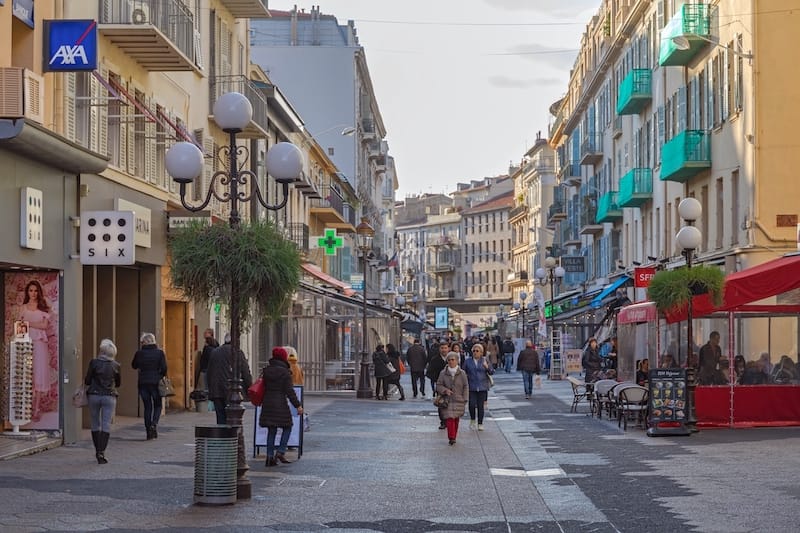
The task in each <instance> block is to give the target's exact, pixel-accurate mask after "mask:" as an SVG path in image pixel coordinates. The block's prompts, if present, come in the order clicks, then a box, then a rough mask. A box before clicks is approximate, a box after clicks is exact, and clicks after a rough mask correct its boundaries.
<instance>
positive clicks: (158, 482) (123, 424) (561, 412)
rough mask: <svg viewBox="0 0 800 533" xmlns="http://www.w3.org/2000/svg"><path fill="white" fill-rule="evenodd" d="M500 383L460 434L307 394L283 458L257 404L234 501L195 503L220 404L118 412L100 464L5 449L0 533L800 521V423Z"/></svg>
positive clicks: (400, 408)
mask: <svg viewBox="0 0 800 533" xmlns="http://www.w3.org/2000/svg"><path fill="white" fill-rule="evenodd" d="M404 379H407V377H404ZM495 382H496V385H495V387H494V389H493V390H492V391H491V392H490V397H489V402H488V403H489V409H490V412H489V413H488V414H487V419H486V421H485V431H480V432H479V431H475V430H470V429H469V425H468V422H469V421H468V419H467V418H465V419H462V423H461V428H460V431H459V436H458V442H457V443H456V445H455V446H448V445H447V438H446V435H445V432H444V431H441V430H439V429H438V418H437V416H436V412H435V409H434V408H433V406H432V404H431V403H430V400H422V399H412V398H410V397H408V398H407V399H406V401H402V402H401V401H397V398H398V397H397V396H394V398H393V399H392V400H391V401H376V400H356V399H355V398H354V397H353V396H352V395H350V396H343V395H339V394H337V395H314V394H307V395H306V397H305V406H306V410H307V412H308V413H309V415H310V420H311V430H310V431H309V432H307V433H306V434H305V435H304V441H303V455H302V458H300V459H299V460H298V461H297V462H294V463H292V464H288V465H285V464H283V465H280V466H278V467H273V468H265V467H264V464H263V463H264V457H263V455H261V456H260V457H252V455H253V437H252V432H253V422H254V411H253V410H252V409H249V410H247V412H246V413H245V422H246V424H245V433H246V442H247V450H248V458H249V464H250V471H249V477H250V479H251V480H252V487H253V497H252V499H250V500H240V501H239V502H237V503H236V504H234V505H226V506H198V505H194V504H193V491H194V475H195V468H194V461H195V458H194V427H195V426H204V425H212V424H214V414H213V413H194V412H181V413H174V414H173V413H170V414H169V415H167V416H166V417H165V418H164V419H162V423H161V425H160V426H159V438H158V439H157V440H153V441H146V440H145V439H144V437H145V434H144V430H143V428H142V427H141V422H140V421H139V420H137V419H133V418H120V419H119V420H118V421H117V423H116V425H115V427H114V429H113V430H112V436H111V442H110V444H109V447H108V450H107V456H108V458H109V461H110V463H109V464H107V465H98V464H97V463H96V461H95V460H94V453H93V450H92V449H91V439H90V438H89V434H88V431H87V432H85V435H84V438H83V439H82V440H81V441H80V442H79V443H77V444H75V445H68V446H61V447H59V448H55V449H51V450H48V451H45V452H42V453H37V454H35V455H29V456H24V457H19V458H16V459H13V460H9V461H3V462H0V501H2V502H3V510H4V511H3V513H0V531H3V532H29V531H30V532H33V531H100V530H114V531H141V530H151V531H161V530H170V531H208V532H217V531H219V532H222V531H308V532H313V531H336V532H339V531H341V532H359V531H364V532H366V531H381V532H409V533H411V532H415V533H416V532H425V531H437V532H445V531H448V532H456V531H461V532H481V533H494V532H498V533H499V532H514V533H516V532H527V531H537V532H550V531H553V532H562V531H570V532H571V531H575V532H578V531H591V532H606V531H608V532H611V531H631V532H639V531H648V532H662V531H663V532H673V531H720V532H722V531H725V532H739V531H742V532H745V531H796V530H797V528H798V526H797V518H796V517H797V512H796V510H797V509H798V505H799V504H800V502H798V498H800V488H798V486H800V485H799V484H798V483H797V479H796V476H797V474H798V473H800V458H798V455H797V454H796V453H794V450H796V449H798V448H797V447H798V445H799V444H800V428H783V429H752V430H735V431H734V430H706V431H701V432H700V433H698V434H695V435H693V436H691V437H674V438H665V437H661V438H649V437H647V436H645V435H644V432H643V431H642V430H641V429H632V428H630V426H629V429H628V431H627V432H623V431H622V430H621V429H619V428H618V427H617V424H616V421H614V422H610V421H607V420H597V419H594V418H590V417H589V416H587V415H586V413H584V412H579V413H570V412H569V403H570V401H571V398H572V395H571V389H570V386H569V384H568V383H567V382H565V381H548V380H544V387H543V388H542V389H541V390H536V391H535V393H534V397H533V398H532V399H531V400H525V399H524V395H523V393H522V392H523V391H522V382H521V378H520V377H519V375H517V374H505V373H499V374H497V375H496V379H495ZM407 385H408V386H407V387H406V391H407V392H408V391H410V388H411V387H410V384H407ZM409 396H410V395H409ZM262 453H263V449H262ZM294 457H295V454H291V458H292V459H294Z"/></svg>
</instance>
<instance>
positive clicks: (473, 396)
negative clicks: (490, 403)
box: [469, 390, 489, 424]
mask: <svg viewBox="0 0 800 533" xmlns="http://www.w3.org/2000/svg"><path fill="white" fill-rule="evenodd" d="M488 395H489V391H485V390H471V391H469V419H470V420H475V415H476V411H477V415H478V424H483V406H484V405H485V404H486V398H487V397H488Z"/></svg>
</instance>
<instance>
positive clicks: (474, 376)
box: [464, 357, 494, 391]
mask: <svg viewBox="0 0 800 533" xmlns="http://www.w3.org/2000/svg"><path fill="white" fill-rule="evenodd" d="M484 361H485V362H486V364H487V366H488V367H489V369H488V370H487V369H485V368H484V367H483V363H484ZM464 372H466V373H467V382H468V383H469V390H474V391H485V390H487V391H488V390H489V389H490V388H491V386H492V384H491V383H489V374H494V368H492V365H490V364H489V360H488V359H486V358H485V357H481V358H480V359H478V360H477V361H476V360H475V358H474V357H467V360H466V361H464Z"/></svg>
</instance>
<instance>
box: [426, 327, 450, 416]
mask: <svg viewBox="0 0 800 533" xmlns="http://www.w3.org/2000/svg"><path fill="white" fill-rule="evenodd" d="M449 351H450V345H449V344H448V343H447V342H446V341H444V340H442V341H441V342H440V343H439V355H434V356H433V357H431V358H430V360H429V361H428V372H427V373H426V376H427V377H428V379H430V380H431V390H432V391H433V395H434V396H436V382H437V381H438V380H439V374H441V373H442V370H444V367H445V366H447V353H448V352H449ZM446 428H447V426H446V425H445V418H444V414H443V413H442V409H439V429H446Z"/></svg>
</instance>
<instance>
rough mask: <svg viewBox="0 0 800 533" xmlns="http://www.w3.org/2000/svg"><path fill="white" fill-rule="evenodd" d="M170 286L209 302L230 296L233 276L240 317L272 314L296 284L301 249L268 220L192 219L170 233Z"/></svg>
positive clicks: (274, 314)
mask: <svg viewBox="0 0 800 533" xmlns="http://www.w3.org/2000/svg"><path fill="white" fill-rule="evenodd" d="M169 247H170V262H169V265H170V273H171V278H172V285H173V287H175V288H176V289H178V290H179V291H181V292H182V293H183V294H184V295H185V296H186V297H187V298H190V299H192V300H195V301H197V302H201V303H205V304H206V305H208V304H210V303H211V302H212V301H214V300H221V301H224V302H230V301H231V297H232V295H231V281H232V280H234V279H236V280H237V281H238V289H239V290H238V291H237V292H238V295H237V300H238V303H239V319H240V320H242V321H246V320H247V319H248V318H250V317H251V316H252V313H253V311H254V310H253V306H252V303H253V302H255V304H256V311H257V312H258V313H259V314H260V315H261V316H266V317H269V318H276V317H278V316H280V314H281V312H282V311H283V310H284V308H285V307H286V304H287V303H288V300H289V298H290V297H291V295H292V293H293V292H294V291H295V289H296V288H297V286H298V285H299V283H300V253H299V251H298V250H297V246H296V245H295V244H294V243H293V242H291V241H288V240H286V239H285V238H284V237H283V235H281V233H280V232H279V231H278V229H277V228H276V227H275V225H274V224H272V223H271V222H268V221H259V222H241V223H240V224H239V226H238V227H236V228H232V227H230V225H228V224H223V223H217V224H212V225H211V226H209V225H207V224H201V223H192V224H189V225H188V226H187V227H185V228H182V229H180V230H179V231H176V232H175V233H174V234H172V235H170V238H169Z"/></svg>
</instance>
